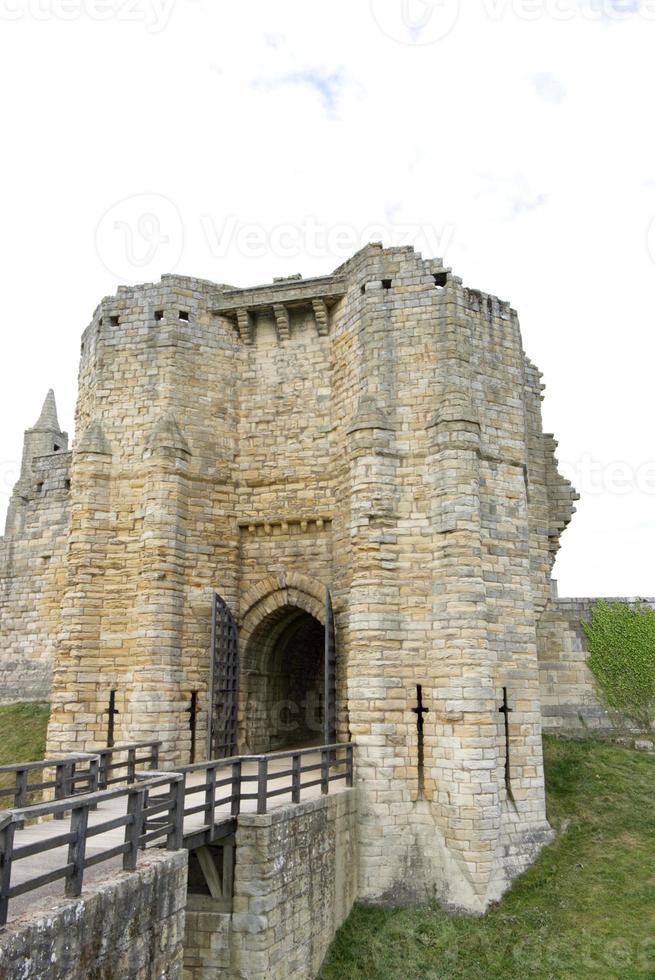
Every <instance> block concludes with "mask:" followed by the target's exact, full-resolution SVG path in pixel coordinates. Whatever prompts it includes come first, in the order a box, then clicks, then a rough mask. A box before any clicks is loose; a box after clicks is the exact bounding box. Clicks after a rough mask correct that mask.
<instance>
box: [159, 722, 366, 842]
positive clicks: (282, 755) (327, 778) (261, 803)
mask: <svg viewBox="0 0 655 980" xmlns="http://www.w3.org/2000/svg"><path fill="white" fill-rule="evenodd" d="M316 755H319V756H320V761H319V762H316V761H314V760H313V759H312V758H310V760H309V761H308V762H305V761H304V760H305V759H306V758H307V757H308V756H310V757H313V756H316ZM287 761H288V765H287V766H284V765H283V767H282V769H279V768H276V764H279V763H284V762H287ZM247 763H254V764H255V765H256V767H257V771H256V773H245V772H244V768H245V766H246V764H247ZM178 771H179V772H181V773H184V774H185V776H186V775H187V774H188V773H198V772H204V773H205V774H206V778H205V781H204V782H203V783H199V784H197V785H195V786H188V785H187V787H186V789H185V801H186V800H189V798H190V797H193V796H196V795H198V794H200V793H204V799H203V801H202V802H201V803H196V804H193V805H191V806H187V805H186V804H185V808H184V815H185V817H190V816H193V815H194V814H197V813H202V814H204V820H203V824H204V826H203V828H202V829H199V830H198V831H196V832H195V834H194V837H196V838H197V837H198V835H199V834H202V833H203V832H204V834H205V836H206V837H207V835H211V834H213V832H214V828H215V826H216V823H217V819H216V812H217V810H218V809H219V808H221V807H229V808H230V815H231V816H232V817H236V816H238V815H239V813H241V809H242V804H243V802H244V800H256V811H257V813H266V812H267V810H268V803H269V800H272V799H274V798H275V797H277V796H283V795H289V794H290V795H291V802H292V803H300V801H301V798H302V794H303V791H304V790H308V789H310V788H311V787H313V786H319V785H320V787H321V793H323V794H327V793H329V791H330V784H331V783H335V782H339V781H344V782H345V785H346V786H347V787H351V786H352V785H353V782H354V745H353V743H352V742H340V743H337V744H335V745H323V746H319V747H314V748H308V749H296V750H292V751H288V752H273V753H271V754H269V755H240V756H234V757H233V758H230V759H212V760H211V761H209V762H199V763H196V764H195V765H191V766H183V767H182V768H181V769H179V770H178ZM308 774H310V775H311V774H316V775H314V776H313V778H311V779H309V780H307V779H304V778H303V777H305V776H307V775H308ZM244 784H246V786H248V785H252V784H254V785H253V791H252V792H244ZM221 791H223V793H222V795H221ZM217 794H218V795H217ZM223 820H224V821H225V816H223ZM210 839H211V836H209V837H207V840H208V841H209V840H210ZM194 843H196V842H195V841H194Z"/></svg>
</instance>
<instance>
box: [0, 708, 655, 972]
mask: <svg viewBox="0 0 655 980" xmlns="http://www.w3.org/2000/svg"><path fill="white" fill-rule="evenodd" d="M47 721H48V705H47V704H18V705H12V706H10V707H7V708H0V765H2V764H4V763H9V762H16V761H27V760H30V759H39V758H42V757H43V753H44V750H45V731H46V724H47ZM545 753H546V781H547V791H548V810H549V819H550V821H551V824H552V825H553V826H554V827H555V828H556V829H557V830H559V831H561V834H560V836H559V837H558V839H557V840H556V842H555V843H554V844H553V845H552V846H551V847H549V848H546V849H545V850H544V851H543V852H542V855H541V857H540V858H539V860H538V861H537V863H536V864H535V865H534V866H533V867H532V868H531V869H530V870H529V871H528V872H526V874H524V875H523V876H522V877H521V878H520V879H519V880H518V881H517V882H516V884H515V886H514V888H513V889H512V890H511V892H509V894H508V895H507V896H506V897H505V899H504V900H503V902H502V903H501V904H500V905H498V906H495V907H494V908H493V909H492V910H491V911H490V912H489V913H488V915H486V916H485V917H484V918H483V919H466V918H450V917H448V916H447V915H445V914H444V913H443V912H441V911H439V910H438V909H436V908H430V907H426V908H421V909H398V910H391V911H390V910H385V909H373V908H365V907H363V906H359V907H358V908H356V909H355V911H354V912H353V914H352V915H351V917H350V919H349V920H348V922H347V923H346V925H345V926H344V927H343V928H342V929H341V931H340V932H339V934H338V936H337V939H336V941H335V943H334V946H333V948H332V950H331V954H330V957H329V958H328V961H327V962H326V964H325V966H324V968H323V971H322V973H321V978H322V980H437V978H439V980H451V978H462V980H464V978H465V980H483V978H484V980H491V978H494V977H499V978H500V977H502V978H504V980H524V978H527V977H534V978H564V977H566V978H568V977H588V978H596V977H608V978H609V977H615V978H617V980H636V978H639V980H655V758H654V757H653V756H648V755H645V754H641V753H637V752H631V751H629V750H627V749H622V748H619V747H617V746H613V745H608V744H605V743H602V742H595V741H586V742H565V741H559V740H556V739H546V742H545Z"/></svg>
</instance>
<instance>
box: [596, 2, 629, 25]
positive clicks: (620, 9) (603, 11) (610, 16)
mask: <svg viewBox="0 0 655 980" xmlns="http://www.w3.org/2000/svg"><path fill="white" fill-rule="evenodd" d="M587 2H588V3H589V7H590V8H591V10H595V11H597V12H598V13H600V15H601V18H602V19H603V20H604V21H606V22H607V23H617V22H620V21H625V20H627V19H629V18H631V17H633V16H635V15H636V14H638V13H639V12H640V10H641V0H587Z"/></svg>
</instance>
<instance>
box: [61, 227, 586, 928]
mask: <svg viewBox="0 0 655 980" xmlns="http://www.w3.org/2000/svg"><path fill="white" fill-rule="evenodd" d="M541 398H542V386H541V382H540V376H539V374H538V372H537V371H536V369H535V368H534V366H533V365H531V363H530V362H529V361H528V360H527V358H526V356H525V353H524V351H523V346H522V340H521V333H520V328H519V323H518V317H517V315H516V313H515V311H514V310H512V309H511V307H510V306H509V304H508V303H505V302H501V301H500V300H498V299H497V298H495V297H493V296H488V295H486V294H484V293H480V292H478V291H476V290H471V289H467V288H465V287H464V285H463V284H462V282H461V280H460V279H458V278H457V277H456V276H454V275H452V273H451V272H450V270H447V269H444V267H443V264H442V263H441V262H440V261H439V260H436V259H435V260H424V259H423V258H422V257H421V256H420V255H418V254H417V253H415V252H414V250H413V249H411V248H392V249H384V248H382V247H381V246H380V245H369V246H367V247H366V248H364V249H362V251H361V252H359V253H357V254H356V255H355V256H353V258H352V259H350V260H349V261H348V262H346V263H345V264H344V265H343V266H341V267H340V268H339V269H337V270H335V272H334V273H333V275H332V276H325V277H321V278H317V279H309V280H303V279H302V278H299V277H292V278H291V279H286V280H281V281H275V282H273V283H272V284H269V285H266V286H262V287H256V288H253V289H232V288H230V287H227V286H225V285H221V284H217V283H208V282H205V281H201V280H196V279H190V278H187V277H182V276H165V277H164V278H163V279H162V281H161V282H160V283H154V284H145V285H142V286H136V287H130V288H121V289H119V291H118V293H117V295H116V296H114V297H108V298H106V299H105V300H103V302H102V303H101V304H100V306H99V307H98V309H97V310H96V312H95V314H94V317H93V320H92V322H91V324H90V325H89V327H88V328H87V330H86V332H85V335H84V338H83V350H82V360H81V368H80V394H79V400H78V407H77V419H76V425H77V433H78V435H77V437H76V445H75V447H74V452H73V457H72V466H71V481H72V489H71V499H70V518H69V522H70V529H69V532H68V535H67V540H66V548H67V551H66V556H65V576H64V581H63V582H62V584H61V586H60V604H61V627H60V629H59V632H58V639H57V651H56V663H55V669H54V674H53V694H52V715H51V722H50V727H49V735H48V751H50V752H60V751H71V750H91V749H93V748H96V747H97V746H98V745H102V744H104V743H105V740H106V732H107V714H106V710H107V704H108V698H109V692H110V691H111V690H115V691H116V707H117V709H118V712H119V714H118V715H117V717H116V726H115V737H116V739H117V740H120V741H129V740H134V739H146V738H161V739H162V740H163V743H164V744H163V751H162V759H163V760H164V761H165V762H174V761H176V760H180V761H183V762H186V761H188V758H189V750H190V725H189V710H188V709H189V706H190V702H191V693H192V692H194V691H195V692H196V693H197V696H198V704H199V706H200V711H199V716H198V746H202V745H203V743H204V735H205V733H206V730H207V726H208V716H209V698H208V680H209V675H210V662H211V657H212V651H211V610H212V594H213V592H214V591H216V592H218V593H220V595H221V596H222V597H223V599H224V600H225V602H226V603H227V605H228V606H229V608H230V609H231V610H232V612H233V614H234V616H235V617H236V619H237V621H238V625H239V628H240V656H241V677H240V700H239V732H238V742H239V747H240V748H241V749H243V748H244V746H246V745H247V737H246V733H247V720H248V719H247V714H248V712H252V710H256V709H257V706H256V705H254V708H253V702H254V701H255V700H256V697H257V695H256V692H257V691H258V690H259V691H262V690H269V691H274V690H275V689H276V685H275V684H273V683H272V684H268V685H266V684H255V685H253V684H252V680H253V674H254V673H256V672H257V671H258V672H259V673H260V674H261V675H263V676H266V674H267V664H266V663H262V662H261V655H262V653H265V652H266V651H267V650H269V647H268V646H266V645H264V646H262V645H261V643H260V642H259V641H260V640H261V636H262V631H264V633H266V632H267V631H269V630H270V628H272V627H273V626H274V627H275V629H276V630H280V631H282V630H284V629H285V628H286V627H285V622H286V620H285V617H289V616H294V615H297V614H298V611H299V610H302V611H303V612H304V613H307V614H309V615H310V616H312V617H313V618H314V619H315V620H317V621H318V623H324V620H325V604H326V589H327V588H329V589H330V592H331V595H332V600H333V607H334V614H335V619H336V634H337V670H336V672H337V719H338V721H337V730H338V735H339V737H340V738H342V739H343V738H348V737H351V738H352V739H353V740H354V741H356V743H357V772H358V781H359V786H360V790H361V793H362V797H363V800H365V804H364V805H363V806H362V808H361V815H360V827H359V834H360V862H359V867H360V880H359V886H358V887H359V891H360V895H361V896H362V897H363V898H365V899H367V900H370V901H387V902H401V901H417V900H425V899H426V898H429V897H432V896H433V895H434V894H435V893H436V894H437V895H438V896H439V897H440V898H441V900H442V901H443V902H444V903H446V904H448V905H451V906H455V907H463V908H466V909H468V910H470V911H482V910H484V909H485V908H486V907H487V906H488V904H489V902H490V901H493V900H494V899H495V898H497V897H498V896H499V895H500V894H501V893H502V891H503V890H504V889H505V888H506V887H507V886H508V884H509V882H510V880H511V878H512V877H513V876H514V875H515V874H516V873H517V872H518V871H519V870H520V869H521V868H522V867H525V866H526V864H527V863H528V862H529V861H530V860H531V859H532V857H533V856H534V853H535V847H536V846H538V845H539V844H540V843H543V841H545V840H547V839H548V836H549V828H548V825H547V822H546V815H545V798H544V781H543V765H542V756H541V738H540V735H541V711H540V685H539V665H538V660H537V624H538V621H539V619H540V617H541V616H542V613H543V610H544V609H545V607H546V604H547V602H548V597H549V595H550V584H549V579H550V569H551V567H552V562H553V559H554V556H555V554H556V552H557V548H558V547H559V538H560V534H561V532H562V530H563V529H564V527H565V526H566V524H567V523H568V521H569V520H570V518H571V515H572V512H573V501H574V499H575V494H574V492H573V491H572V489H571V487H570V485H569V484H568V483H567V481H565V480H564V479H562V477H561V476H560V475H559V474H558V471H557V464H556V459H555V442H554V439H553V438H552V436H550V435H548V434H546V433H544V432H543V429H542V423H541V408H540V402H541ZM269 635H270V633H269ZM258 644H259V645H258ZM258 658H259V659H258ZM503 689H506V691H507V699H508V705H509V708H510V709H511V715H510V731H509V735H510V741H511V746H510V747H511V753H510V755H511V760H512V765H511V771H510V772H509V773H508V774H506V773H505V758H506V746H505V729H504V723H503V716H502V715H501V714H500V713H499V707H500V706H501V705H502V702H503ZM419 691H420V692H421V698H422V704H423V708H424V709H425V713H424V723H423V745H422V749H423V753H422V763H423V764H422V765H419V754H420V753H419V727H418V725H417V707H418V699H419ZM266 707H267V708H268V707H270V706H266ZM506 776H509V778H510V783H511V791H512V792H511V794H508V793H507V790H506ZM512 798H513V801H512Z"/></svg>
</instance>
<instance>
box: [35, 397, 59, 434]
mask: <svg viewBox="0 0 655 980" xmlns="http://www.w3.org/2000/svg"><path fill="white" fill-rule="evenodd" d="M34 428H35V429H44V430H45V431H47V432H61V429H60V428H59V419H58V418H57V402H56V401H55V393H54V391H53V390H52V388H51V389H50V391H49V392H48V394H47V395H46V397H45V401H44V403H43V408H42V409H41V414H40V415H39V419H38V422H37V423H36V425H35V426H34Z"/></svg>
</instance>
